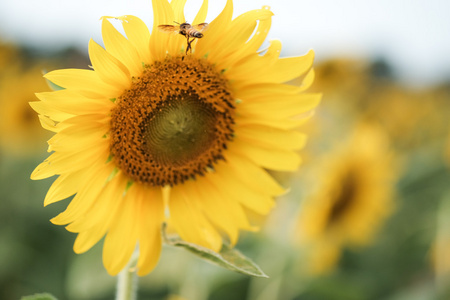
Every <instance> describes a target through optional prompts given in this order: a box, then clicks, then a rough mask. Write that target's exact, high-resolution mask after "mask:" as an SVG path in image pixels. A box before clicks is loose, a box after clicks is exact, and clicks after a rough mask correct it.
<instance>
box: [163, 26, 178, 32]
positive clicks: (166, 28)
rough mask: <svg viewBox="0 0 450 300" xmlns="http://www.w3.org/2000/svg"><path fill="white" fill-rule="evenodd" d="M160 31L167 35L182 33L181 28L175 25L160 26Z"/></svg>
mask: <svg viewBox="0 0 450 300" xmlns="http://www.w3.org/2000/svg"><path fill="white" fill-rule="evenodd" d="M158 29H159V31H162V32H165V33H178V32H180V26H174V25H159V26H158Z"/></svg>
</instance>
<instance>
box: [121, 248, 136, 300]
mask: <svg viewBox="0 0 450 300" xmlns="http://www.w3.org/2000/svg"><path fill="white" fill-rule="evenodd" d="M136 261H137V256H136V255H133V257H132V258H131V259H130V262H129V263H128V264H127V265H126V267H125V268H123V270H122V271H120V273H119V275H118V276H117V290H116V300H137V290H138V278H137V274H136V267H134V265H135V263H136Z"/></svg>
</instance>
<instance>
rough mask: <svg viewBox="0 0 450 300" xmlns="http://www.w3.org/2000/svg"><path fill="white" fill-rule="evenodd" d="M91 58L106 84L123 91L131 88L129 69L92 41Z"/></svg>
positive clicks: (90, 44) (90, 47)
mask: <svg viewBox="0 0 450 300" xmlns="http://www.w3.org/2000/svg"><path fill="white" fill-rule="evenodd" d="M105 22H108V21H105ZM108 23H109V22H108ZM89 57H90V58H91V63H92V66H93V67H94V70H95V71H96V72H97V74H98V76H99V77H100V78H101V79H102V80H103V81H104V82H106V83H109V84H111V85H114V86H118V87H119V88H120V89H121V90H122V91H123V90H125V89H127V88H129V87H130V85H131V77H130V72H129V71H128V70H127V68H125V66H124V65H123V64H122V63H121V62H120V61H119V60H118V59H117V58H115V57H114V56H112V55H111V54H109V53H108V52H107V51H106V50H105V49H103V48H102V47H101V46H100V45H99V44H97V43H96V42H94V41H93V40H92V39H91V40H90V41H89Z"/></svg>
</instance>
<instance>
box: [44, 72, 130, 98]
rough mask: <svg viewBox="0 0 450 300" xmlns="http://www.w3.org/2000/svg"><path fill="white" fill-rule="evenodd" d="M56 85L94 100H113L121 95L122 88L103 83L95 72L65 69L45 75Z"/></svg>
mask: <svg viewBox="0 0 450 300" xmlns="http://www.w3.org/2000/svg"><path fill="white" fill-rule="evenodd" d="M44 77H45V78H47V79H48V80H50V81H51V82H53V83H54V84H56V85H59V86H61V87H64V88H66V89H70V90H73V91H75V92H77V93H80V94H82V95H84V96H86V97H90V98H94V99H104V98H107V99H111V98H115V97H118V96H120V95H121V93H122V92H123V90H122V89H120V87H115V86H112V85H109V84H107V83H105V82H103V81H102V80H101V79H100V77H98V74H97V73H96V72H95V71H93V70H81V69H64V70H56V71H51V72H49V73H47V74H45V75H44Z"/></svg>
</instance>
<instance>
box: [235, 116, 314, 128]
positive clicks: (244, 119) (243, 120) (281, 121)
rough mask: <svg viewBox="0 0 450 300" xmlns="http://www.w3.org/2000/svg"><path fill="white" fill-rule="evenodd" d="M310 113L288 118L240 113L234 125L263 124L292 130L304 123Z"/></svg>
mask: <svg viewBox="0 0 450 300" xmlns="http://www.w3.org/2000/svg"><path fill="white" fill-rule="evenodd" d="M311 116H312V114H309V115H307V116H304V117H302V118H298V119H290V118H268V117H267V116H261V115H245V114H241V115H239V116H236V119H235V123H236V126H245V125H248V124H251V125H254V124H256V125H263V126H270V127H273V128H279V129H284V130H292V129H294V128H298V127H300V126H301V125H303V124H305V122H306V121H307V120H309V119H310V118H311Z"/></svg>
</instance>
